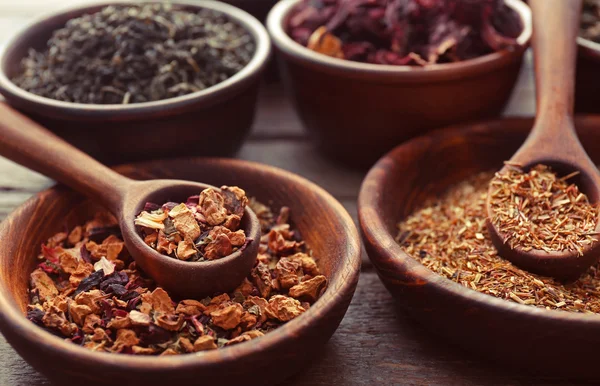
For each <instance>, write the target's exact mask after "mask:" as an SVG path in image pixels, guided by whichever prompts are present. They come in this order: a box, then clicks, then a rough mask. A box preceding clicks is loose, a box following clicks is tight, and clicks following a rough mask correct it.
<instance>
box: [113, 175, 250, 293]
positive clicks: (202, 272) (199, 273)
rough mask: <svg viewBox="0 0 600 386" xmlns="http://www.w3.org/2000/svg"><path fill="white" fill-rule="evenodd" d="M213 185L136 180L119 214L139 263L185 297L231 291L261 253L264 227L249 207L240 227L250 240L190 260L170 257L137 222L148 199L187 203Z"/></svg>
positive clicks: (157, 280) (126, 243)
mask: <svg viewBox="0 0 600 386" xmlns="http://www.w3.org/2000/svg"><path fill="white" fill-rule="evenodd" d="M208 188H213V189H218V188H216V187H214V186H212V185H208V184H203V183H198V182H191V181H182V180H148V181H134V182H133V181H132V183H131V184H130V185H129V186H128V189H127V193H126V194H125V200H124V201H123V208H122V210H121V214H120V216H119V217H118V219H119V226H120V228H121V234H122V236H123V241H125V245H126V246H127V249H128V250H129V251H130V253H131V255H132V257H133V258H134V259H135V261H136V263H137V264H138V265H139V266H140V267H141V268H142V269H143V270H144V271H145V272H146V273H147V274H148V275H150V276H151V277H152V278H153V279H154V280H155V281H156V282H157V283H158V285H160V286H161V287H163V288H166V289H168V290H169V291H171V292H173V293H176V294H178V295H180V296H183V297H202V296H209V295H212V294H214V293H223V292H230V291H231V290H233V289H235V288H236V287H237V286H238V285H239V284H240V283H241V282H242V280H244V278H245V277H246V276H247V275H248V273H249V272H250V270H251V269H252V267H253V266H254V263H255V262H256V256H257V254H258V246H259V242H258V241H259V240H260V235H261V228H260V223H259V221H258V219H257V218H256V215H255V214H254V212H253V211H252V209H250V208H249V207H246V208H245V209H244V216H243V217H242V222H241V224H240V229H242V230H244V233H245V234H246V239H247V240H249V241H250V242H249V243H247V244H246V245H244V246H243V247H241V248H240V249H239V250H237V251H235V252H233V253H232V254H230V255H228V256H225V257H223V258H220V259H216V260H210V261H199V262H188V261H182V260H179V259H176V258H171V257H167V256H165V255H163V254H161V253H159V252H157V251H155V250H154V249H152V248H151V247H149V246H148V245H147V244H146V243H145V242H144V241H143V240H142V238H141V237H140V236H139V233H138V230H137V229H136V227H135V225H134V219H135V216H136V215H137V214H138V213H140V212H141V211H142V210H143V208H144V204H145V203H146V202H156V203H163V202H167V201H175V202H183V201H185V199H186V198H187V197H189V196H191V195H194V194H199V193H200V192H201V191H202V190H204V189H208Z"/></svg>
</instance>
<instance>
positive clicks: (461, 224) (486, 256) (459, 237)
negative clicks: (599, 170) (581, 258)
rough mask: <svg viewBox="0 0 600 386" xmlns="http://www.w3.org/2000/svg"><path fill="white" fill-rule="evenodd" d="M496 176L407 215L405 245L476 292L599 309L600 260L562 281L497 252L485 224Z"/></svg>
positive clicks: (472, 181) (474, 180)
mask: <svg viewBox="0 0 600 386" xmlns="http://www.w3.org/2000/svg"><path fill="white" fill-rule="evenodd" d="M492 178H494V173H493V172H485V173H480V174H477V175H475V176H473V177H471V178H469V179H467V180H465V181H462V182H460V183H458V184H456V185H455V186H452V187H450V188H449V189H448V191H447V192H446V193H445V194H443V195H442V196H441V197H438V198H436V199H432V200H430V201H428V202H426V203H425V204H424V205H423V207H422V208H421V209H418V210H416V211H414V212H413V213H412V214H410V215H409V216H408V217H406V218H405V219H403V220H402V221H401V222H400V223H399V224H398V227H399V233H398V237H397V241H398V243H399V244H400V246H401V247H402V249H403V250H404V251H405V252H406V253H407V254H408V255H410V256H411V257H412V258H414V259H415V260H417V261H419V262H420V263H421V264H423V265H424V266H426V267H427V268H429V269H430V270H431V271H433V272H435V273H437V274H439V275H441V276H444V277H446V278H448V279H449V280H452V281H454V282H456V283H459V284H461V285H463V286H465V287H467V288H471V289H473V290H475V291H479V292H482V293H485V294H488V295H492V296H496V297H498V298H501V299H505V300H509V301H512V302H516V303H520V304H526V305H531V306H536V307H540V308H545V309H550V310H565V311H572V312H583V313H600V264H597V265H594V266H592V267H590V269H588V271H587V272H586V273H584V274H583V275H582V276H581V277H580V278H579V279H578V280H577V281H575V282H572V283H561V282H559V281H557V280H555V279H553V278H549V277H543V276H540V275H537V274H533V273H529V272H527V271H525V270H522V269H520V268H518V267H516V266H515V265H513V264H512V263H511V262H509V261H508V260H505V259H503V258H502V257H501V256H499V255H498V252H497V250H496V248H495V247H494V245H493V243H492V241H491V239H490V236H489V233H488V230H487V226H486V217H487V211H486V199H487V194H488V187H489V183H490V181H491V180H492ZM594 209H595V210H596V213H597V210H598V208H597V206H596V207H595V208H594Z"/></svg>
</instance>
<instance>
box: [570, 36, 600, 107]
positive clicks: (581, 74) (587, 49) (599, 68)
mask: <svg viewBox="0 0 600 386" xmlns="http://www.w3.org/2000/svg"><path fill="white" fill-rule="evenodd" d="M577 46H578V55H577V72H576V77H575V111H576V112H578V113H592V114H598V113H600V103H599V102H598V92H599V91H600V76H598V74H599V73H600V44H598V43H595V42H593V41H591V40H586V39H583V38H578V39H577Z"/></svg>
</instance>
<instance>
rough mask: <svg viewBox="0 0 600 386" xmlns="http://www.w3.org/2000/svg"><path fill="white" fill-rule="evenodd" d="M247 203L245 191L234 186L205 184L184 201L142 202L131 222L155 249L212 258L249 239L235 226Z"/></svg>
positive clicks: (196, 258) (190, 258)
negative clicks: (204, 186)
mask: <svg viewBox="0 0 600 386" xmlns="http://www.w3.org/2000/svg"><path fill="white" fill-rule="evenodd" d="M247 204H248V198H247V197H246V192H245V191H244V190H242V189H240V188H238V187H236V186H222V187H221V189H219V190H216V189H212V188H208V189H204V190H203V191H202V192H201V193H200V195H198V196H192V197H189V198H188V199H187V201H186V202H184V203H176V202H167V203H165V204H163V205H162V206H159V205H157V204H154V203H146V207H145V209H146V210H144V211H143V212H141V213H140V214H139V215H138V216H137V217H136V219H135V225H137V226H138V227H139V228H140V230H141V233H142V237H143V239H144V242H145V243H146V244H148V245H149V246H150V247H152V248H153V249H155V250H156V251H158V252H159V253H162V254H164V255H167V256H170V257H173V258H177V259H179V260H185V261H207V260H216V259H220V258H222V257H225V256H228V255H230V254H232V253H233V252H235V251H238V250H240V249H241V248H244V246H245V245H246V243H247V242H251V241H252V240H250V239H247V238H246V234H245V233H244V230H243V229H239V227H240V223H241V221H242V217H243V216H244V209H245V208H246V205H247Z"/></svg>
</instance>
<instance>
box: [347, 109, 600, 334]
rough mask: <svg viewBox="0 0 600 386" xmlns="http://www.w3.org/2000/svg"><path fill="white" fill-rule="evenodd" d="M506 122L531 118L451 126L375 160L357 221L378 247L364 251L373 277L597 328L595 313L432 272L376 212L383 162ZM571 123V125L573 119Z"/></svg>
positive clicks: (512, 311)
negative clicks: (398, 278)
mask: <svg viewBox="0 0 600 386" xmlns="http://www.w3.org/2000/svg"><path fill="white" fill-rule="evenodd" d="M580 119H581V120H583V119H586V122H590V121H592V122H595V124H596V125H597V126H600V116H597V117H594V116H587V117H586V118H583V117H582V118H580ZM509 121H511V122H523V121H526V122H531V124H533V118H516V117H514V118H498V119H491V120H484V121H478V122H471V123H463V124H457V125H452V126H449V127H446V128H442V129H437V130H435V131H432V132H431V133H430V134H427V135H423V136H421V137H418V138H415V139H413V140H410V141H407V142H405V143H404V144H401V145H399V146H397V147H396V148H394V149H393V150H391V151H390V152H388V153H387V154H386V155H384V156H383V157H382V158H380V159H379V161H377V163H376V164H375V165H374V166H373V167H372V168H371V169H370V170H369V172H368V173H367V175H366V176H365V179H364V180H363V182H362V185H361V188H360V192H359V197H358V219H359V227H360V230H361V234H362V240H363V242H364V243H365V244H366V245H368V246H369V247H380V248H379V249H378V253H370V254H368V255H369V259H370V260H371V261H372V262H373V264H374V265H375V267H376V269H377V271H378V273H379V275H380V276H381V277H382V278H383V280H384V281H385V280H386V279H385V278H386V277H387V276H388V274H387V273H386V272H406V273H409V274H411V275H412V276H414V278H415V280H417V281H419V282H422V283H427V285H428V286H430V287H433V291H434V292H436V293H444V294H445V295H449V296H451V297H452V298H456V299H462V300H465V301H469V302H472V303H475V304H479V305H482V306H488V307H490V308H492V309H493V310H494V312H500V313H506V314H513V315H521V317H523V318H524V317H528V318H535V319H538V320H540V321H550V320H552V321H554V322H556V321H558V322H560V323H570V325H571V326H573V325H578V324H582V325H583V324H585V325H589V324H590V323H595V324H597V325H599V326H600V314H594V315H591V314H584V313H575V312H567V311H558V310H547V309H542V308H538V307H533V306H529V305H524V304H519V303H516V302H511V301H507V300H505V299H500V298H497V297H495V296H492V295H487V294H484V293H481V292H478V291H475V290H472V289H470V288H466V287H464V286H462V285H461V284H458V283H455V282H453V281H451V280H449V279H447V278H446V277H443V276H441V275H438V274H436V273H435V272H433V271H431V270H429V269H428V268H427V267H425V266H424V265H422V264H421V263H420V262H418V261H417V260H415V259H413V258H412V257H411V256H409V255H408V254H407V253H406V252H404V251H403V250H402V248H401V247H400V245H398V243H397V242H396V240H395V235H392V234H391V233H390V232H389V231H388V228H387V227H386V225H385V222H384V220H383V218H382V217H381V216H380V215H379V214H378V213H379V204H380V202H381V196H380V195H379V194H378V193H377V187H379V186H382V184H386V183H387V182H388V178H389V173H388V172H387V171H386V169H387V167H388V166H389V165H391V164H394V162H395V161H394V159H395V158H398V157H401V156H402V155H403V154H404V153H405V152H409V151H410V153H412V154H414V153H415V149H427V148H428V145H429V144H431V143H444V140H445V138H450V137H452V136H457V135H460V136H464V137H468V136H469V135H470V134H474V133H476V132H477V131H478V127H481V126H482V125H483V126H487V125H489V124H492V123H497V122H509ZM575 123H576V124H577V120H576V121H575ZM531 124H530V126H531ZM419 151H424V150H419ZM367 250H369V249H367Z"/></svg>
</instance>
